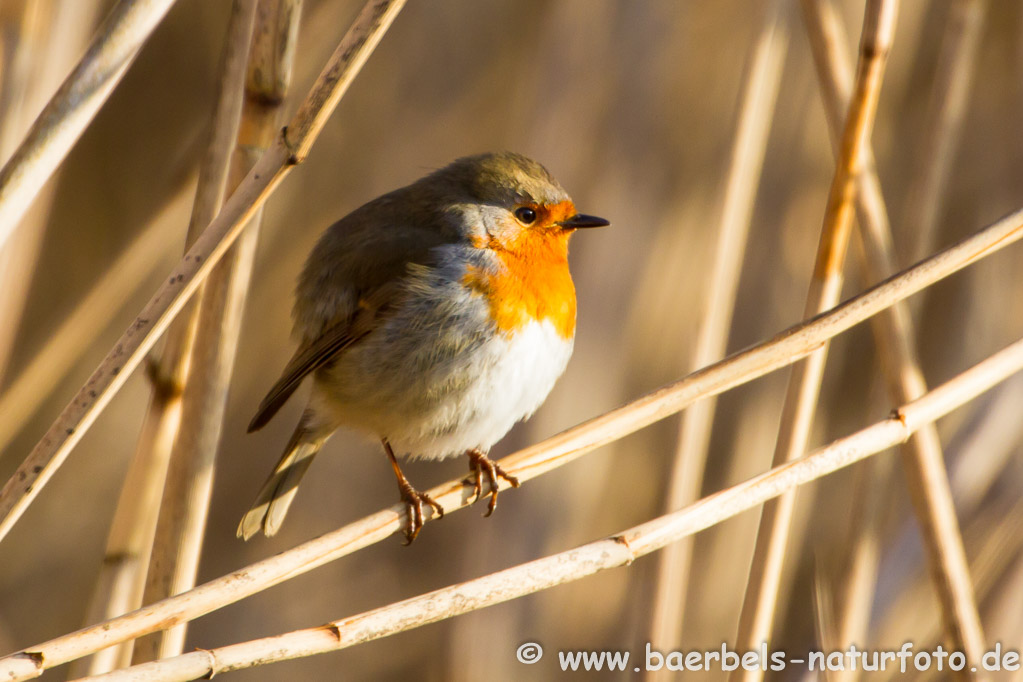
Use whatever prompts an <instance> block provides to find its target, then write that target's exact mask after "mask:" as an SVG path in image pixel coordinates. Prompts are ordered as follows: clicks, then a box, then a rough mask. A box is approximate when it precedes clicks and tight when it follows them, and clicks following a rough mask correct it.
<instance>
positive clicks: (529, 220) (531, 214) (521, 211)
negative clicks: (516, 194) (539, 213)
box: [515, 206, 536, 225]
mask: <svg viewBox="0 0 1023 682" xmlns="http://www.w3.org/2000/svg"><path fill="white" fill-rule="evenodd" d="M515 217H516V218H517V219H518V221H519V222H520V223H522V224H523V225H532V224H533V222H534V221H536V211H534V210H533V209H531V208H530V207H528V206H520V207H519V208H517V209H515Z"/></svg>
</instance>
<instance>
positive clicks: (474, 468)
mask: <svg viewBox="0 0 1023 682" xmlns="http://www.w3.org/2000/svg"><path fill="white" fill-rule="evenodd" d="M465 454H466V456H468V457H469V471H471V472H472V474H473V486H472V492H473V499H472V502H473V504H475V503H476V502H477V501H478V500H479V499H480V496H481V495H482V494H483V474H484V472H486V474H487V481H488V483H489V485H488V486H487V494H488V495H490V504H488V505H487V511H486V513H485V514H484V516H490V515H491V514H493V513H494V510H495V509H496V508H497V493H498V492H500V487H499V485H498V482H497V479H498V477H500V478H503V479H504V480H506V481H508V483H509V484H511V487H513V488H518V487H519V479H517V478H516V477H514V476H512V475H511V474H508V473H506V472H505V470H504V469H502V468H501V466H500V465H499V464H498V463H497V462H495V461H494V460H492V459H490V458H489V457H487V454H486V453H485V452H483V451H481V450H479V449H477V448H474V449H472V450H468V451H467V452H466V453H465Z"/></svg>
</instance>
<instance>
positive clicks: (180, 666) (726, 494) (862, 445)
mask: <svg viewBox="0 0 1023 682" xmlns="http://www.w3.org/2000/svg"><path fill="white" fill-rule="evenodd" d="M1020 370H1023V340H1021V341H1017V342H1016V343H1014V344H1012V345H1010V346H1008V347H1007V348H1005V349H1003V350H1001V351H999V352H998V353H995V354H994V355H992V356H990V357H989V358H987V359H985V360H984V361H982V362H980V363H978V364H977V365H974V366H973V367H971V368H970V369H968V370H966V371H965V372H963V373H962V374H959V375H958V376H956V377H955V378H953V379H952V380H950V381H948V382H946V383H945V384H943V385H941V386H939V387H938V388H936V389H934V390H933V391H931V392H930V393H928V394H926V395H924V396H921V397H920V398H919V399H917V400H914V401H913V402H911V403H908V404H906V405H903V406H902V407H900V408H898V409H897V410H895V411H894V412H893V413H892V415H891V416H890V417H888V418H887V419H885V420H883V421H880V422H877V423H875V424H872V425H871V426H868V427H866V428H864V429H861V430H860V431H857V432H856V433H854V434H852V435H850V436H846V437H845V438H841V439H839V440H836V441H834V442H832V443H831V444H829V445H827V446H825V447H823V448H820V449H818V450H817V451H816V452H814V453H812V454H810V455H808V456H807V457H804V458H802V459H800V460H797V461H793V462H789V463H787V464H783V465H780V466H776V467H774V468H773V469H771V470H769V471H767V472H765V473H763V474H760V475H759V476H756V477H754V478H751V479H749V480H747V481H744V482H743V483H740V484H738V485H735V486H732V487H730V488H726V489H725V490H722V491H720V492H717V493H715V494H713V495H710V496H708V497H705V498H703V499H702V500H700V501H699V502H697V503H695V504H693V505H690V506H688V507H686V508H684V509H682V510H679V511H677V512H674V513H671V514H666V515H664V516H660V517H658V518H655V519H653V520H651V521H647V522H646V523H643V524H641V525H639V526H635V527H633V528H629V529H627V530H625V531H622V532H621V533H618V534H616V535H614V536H611V537H608V538H604V539H602V540H598V541H596V542H591V543H589V544H586V545H583V546H581V547H578V548H576V549H571V550H568V551H565V552H560V553H558V554H554V555H551V556H547V557H544V558H542V559H537V560H535V561H531V562H529V563H526V564H520V565H518V566H514V567H512V568H508V569H505V570H503V571H498V572H496V573H492V574H490V575H486V576H483V577H480V578H475V579H473V580H468V581H466V582H463V583H460V584H457V585H451V586H449V587H444V588H441V589H438V590H433V591H432V592H428V593H425V594H422V595H419V596H417V597H412V598H409V599H405V600H402V601H399V602H395V603H393V604H388V605H386V606H382V607H379V608H376V609H373V610H372V611H367V612H364V613H361V614H357V615H354V616H349V617H347V618H342V619H339V620H335V621H332V622H330V623H327V624H325V625H322V626H319V627H314V628H307V629H303V630H297V631H293V632H289V633H286V634H283V635H277V636H275V637H266V638H263V639H257V640H252V641H249V642H242V643H239V644H233V645H229V646H224V647H218V648H215V649H201V650H198V651H195V652H192V653H188V654H185V655H182V656H178V657H175V658H172V659H165V660H162V661H157V662H155V663H149V664H145V665H141V666H137V667H134V668H129V669H127V670H122V671H117V672H114V673H110V674H108V675H103V676H100V677H97V678H92V679H95V680H104V681H105V682H129V681H136V680H138V681H141V680H147V681H150V680H153V681H156V680H159V681H160V682H170V681H175V680H182V681H183V680H192V679H198V678H203V677H206V678H209V677H214V676H216V675H218V674H221V673H224V672H228V671H231V670H239V669H242V668H248V667H252V666H258V665H265V664H268V663H274V662H277V661H284V660H289V659H292V658H298V657H301V656H310V655H313V654H319V653H326V652H329V651H336V650H339V649H344V648H347V647H350V646H353V645H355V644H361V643H364V642H368V641H372V640H376V639H380V638H383V637H387V636H390V635H394V634H397V633H399V632H405V631H407V630H411V629H413V628H417V627H420V626H422V625H427V624H429V623H435V622H437V621H440V620H444V619H447V618H451V617H453V616H457V615H460V614H463V613H468V612H470V611H476V610H479V609H481V608H484V607H487V606H492V605H494V604H499V603H502V602H505V601H508V600H510V599H515V598H517V597H521V596H524V595H527V594H532V593H534V592H538V591H540V590H544V589H548V588H551V587H554V586H556V585H561V584H563V583H566V582H570V581H574V580H579V579H580V578H584V577H586V576H590V575H593V574H594V573H597V572H599V571H603V570H606V569H609V568H614V567H617V566H625V565H629V564H631V563H632V562H633V561H635V560H636V559H637V558H639V557H642V556H644V555H646V554H649V553H651V552H653V551H656V550H658V549H661V548H662V547H664V546H665V545H667V544H669V543H671V542H675V541H677V540H678V539H680V538H682V537H686V536H688V535H692V534H694V533H696V532H698V531H701V530H704V529H706V528H709V527H711V526H713V525H715V524H717V523H720V522H721V521H724V520H726V519H729V518H731V517H733V516H735V515H737V514H739V513H741V512H743V511H746V510H748V509H752V508H754V507H756V506H757V505H759V504H763V503H764V502H766V501H767V500H769V499H772V498H774V497H777V496H778V495H780V494H782V493H784V492H785V491H788V490H792V489H794V488H796V487H797V486H800V485H804V484H806V483H809V482H810V481H814V480H817V479H819V478H821V477H823V476H826V475H828V474H831V473H833V472H835V471H837V470H839V469H841V468H843V467H846V466H849V465H850V464H853V463H854V462H858V461H860V460H863V459H865V458H867V457H869V456H870V455H873V454H876V453H878V452H882V451H884V450H887V449H888V448H890V447H892V446H893V445H897V444H898V443H901V442H903V441H905V440H906V439H907V438H908V437H909V436H910V435H911V434H912V433H913V432H914V431H915V430H916V429H918V428H920V426H922V425H923V424H929V423H932V422H933V421H934V420H936V419H938V418H939V417H942V416H944V415H945V414H947V413H948V412H950V411H952V410H953V409H955V408H957V407H959V406H961V405H962V404H964V403H965V402H967V401H969V400H972V399H973V398H974V397H976V396H977V395H978V394H980V393H981V392H983V391H986V390H988V389H989V388H991V387H992V386H994V385H995V384H996V383H998V382H1000V381H1004V380H1005V379H1006V378H1007V377H1008V376H1011V375H1012V374H1013V373H1015V372H1018V371H1020ZM971 662H972V663H976V662H977V661H975V660H974V661H971Z"/></svg>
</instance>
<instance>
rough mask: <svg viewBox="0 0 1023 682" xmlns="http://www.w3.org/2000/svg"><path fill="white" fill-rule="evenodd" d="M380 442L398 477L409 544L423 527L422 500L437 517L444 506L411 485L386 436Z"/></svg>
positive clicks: (406, 540) (406, 536)
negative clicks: (406, 519)
mask: <svg viewBox="0 0 1023 682" xmlns="http://www.w3.org/2000/svg"><path fill="white" fill-rule="evenodd" d="M381 442H382V443H383V444H384V451H385V452H387V458H388V459H389V460H391V468H393V469H394V476H395V478H397V479H398V492H399V493H401V500H402V502H404V503H405V511H406V513H407V514H408V524H407V525H406V526H405V544H406V545H411V544H412V541H413V540H415V539H416V536H417V535H419V531H420V529H421V528H422V527H423V502H425V503H426V504H428V505H430V506H431V507H433V510H434V511H435V512H437V518H438V519H439V518H442V517H443V516H444V507H442V506H440V505H439V504H437V502H436V501H435V500H434V499H433V498H432V497H430V496H429V495H427V494H426V493H421V492H419V491H418V490H416V489H415V488H413V487H412V484H411V483H409V482H408V479H407V478H405V474H403V473H402V472H401V467H399V466H398V459H397V458H396V457H395V456H394V450H392V449H391V444H390V443H388V442H387V439H386V438H383V439H381Z"/></svg>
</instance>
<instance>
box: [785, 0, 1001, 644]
mask: <svg viewBox="0 0 1023 682" xmlns="http://www.w3.org/2000/svg"><path fill="white" fill-rule="evenodd" d="M803 8H804V13H805V15H806V18H807V22H806V23H807V30H808V31H809V33H810V43H811V47H812V49H813V54H814V60H815V64H816V65H817V71H818V76H819V80H820V81H821V92H822V94H823V95H824V99H825V102H824V107H825V111H826V112H827V119H828V123H829V127H830V129H831V133H832V142H833V143H834V145H835V148H836V152H837V148H838V136H839V131H840V126H841V123H840V121H841V116H842V111H843V109H844V105H845V103H846V102H847V101H848V98H849V90H850V87H849V85H848V82H849V78H848V75H847V74H849V73H850V72H851V69H850V67H849V65H848V64H847V63H843V62H844V60H843V58H842V55H843V54H844V52H843V49H842V48H843V45H844V39H843V38H842V36H841V26H840V24H839V23H838V20H837V18H836V16H835V13H834V12H833V9H832V8H831V6H830V3H824V2H812V1H811V0H805V1H804V2H803ZM829 42H830V43H832V44H831V45H829ZM867 168H868V169H870V171H869V172H867V173H864V174H863V175H862V177H861V180H860V183H859V185H860V191H859V194H858V196H859V197H860V199H861V201H860V212H859V213H860V225H861V236H862V240H861V243H862V245H863V247H864V248H863V253H862V254H861V256H862V257H861V258H860V260H861V263H862V265H863V268H862V269H863V272H864V279H865V280H866V281H867V282H875V281H878V280H879V279H881V278H883V277H886V276H888V275H889V274H890V273H892V272H895V271H896V270H897V265H896V258H895V253H894V250H893V248H892V236H891V229H890V226H889V223H888V220H887V211H886V209H885V203H884V198H883V197H882V194H881V189H880V183H879V182H878V181H877V175H876V173H874V172H873V164H872V163H871V162H870V160H869V159H868V164H867ZM872 328H873V331H874V337H875V342H876V344H877V347H878V355H879V356H880V359H881V368H882V370H883V373H884V377H885V379H886V385H887V388H888V393H889V395H890V396H891V398H892V400H893V401H894V402H896V403H904V402H908V401H910V400H913V399H915V398H916V397H918V396H920V395H922V394H923V393H924V392H925V391H926V390H927V384H926V382H925V381H924V378H923V372H922V371H921V370H920V363H919V361H918V360H917V357H916V346H917V343H916V334H915V332H914V329H913V324H912V320H911V317H910V314H909V310H908V308H907V307H906V306H905V305H898V306H893V307H892V308H890V309H889V310H887V311H885V313H884V314H882V315H879V316H878V317H877V318H875V319H874V320H873V325H872ZM903 453H904V456H905V457H904V459H905V464H906V469H907V476H908V483H909V486H910V494H911V498H912V500H913V503H914V510H915V512H916V515H917V518H918V520H919V521H920V525H921V529H922V533H923V537H924V543H925V545H926V546H927V548H928V552H929V557H930V563H931V572H932V575H933V576H934V581H935V587H936V589H937V592H938V597H939V600H940V602H941V605H942V614H943V617H944V621H945V625H946V630H947V631H948V634H949V637H950V639H951V642H952V644H953V646H955V647H956V649H957V650H959V651H963V652H964V653H965V654H966V655H967V657H968V658H970V659H971V660H979V658H980V657H981V656H982V655H983V653H984V636H983V631H982V628H981V625H980V616H979V614H978V611H977V604H976V598H975V597H974V594H973V586H972V584H971V581H970V575H969V566H968V562H967V558H966V552H965V550H964V549H963V544H962V537H961V533H960V531H959V524H958V521H957V520H956V512H955V506H954V503H953V499H952V492H951V487H950V485H949V481H948V474H947V472H946V471H945V464H944V453H943V452H942V447H941V441H940V440H939V438H938V432H937V430H936V429H935V428H934V426H928V427H925V428H922V429H920V430H919V431H918V432H917V433H915V434H913V437H912V438H910V440H909V441H908V442H907V443H906V445H905V446H904V447H903ZM875 466H877V465H875ZM877 468H878V471H877V474H878V477H877V478H874V480H870V479H869V478H868V477H865V476H860V477H858V478H857V479H856V481H857V484H858V485H859V487H858V493H857V495H856V497H857V499H859V500H860V501H861V502H862V501H865V500H867V499H868V498H872V499H874V500H876V501H878V502H880V500H879V499H878V498H877V495H876V494H874V493H872V492H871V491H874V492H876V490H877V489H878V488H883V487H885V486H887V485H888V480H887V479H888V477H889V476H888V474H889V473H890V472H891V468H890V467H881V466H878V467H877ZM857 508H858V510H859V511H862V512H864V513H865V514H867V516H866V517H861V518H862V520H857V521H856V523H857V524H858V525H859V528H860V530H862V533H863V536H862V537H863V538H864V539H863V545H862V547H858V546H857V545H858V543H853V553H852V557H853V558H852V560H851V561H850V563H849V566H850V572H849V575H848V582H847V584H846V586H845V590H844V592H845V598H844V599H843V602H842V604H841V605H840V608H841V609H842V610H843V615H842V616H841V620H842V621H843V625H842V627H841V630H842V631H843V632H844V635H843V636H844V637H848V638H850V639H849V640H846V643H849V642H851V641H852V640H853V639H856V640H858V641H859V643H860V644H861V645H862V644H864V642H863V637H864V636H865V634H866V633H865V632H864V631H863V627H864V624H865V622H866V620H867V614H866V613H864V612H863V611H864V610H865V609H867V608H868V605H869V604H870V603H871V602H872V598H871V597H872V592H873V584H874V582H875V577H874V574H875V572H876V559H877V546H876V545H877V538H876V534H877V532H878V529H877V526H878V524H879V523H880V518H881V513H882V512H881V507H880V506H874V507H873V508H871V507H870V506H869V505H866V504H861V505H858V507H857ZM854 518H855V517H854ZM861 551H862V552H863V555H862V556H860V552H861Z"/></svg>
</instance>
